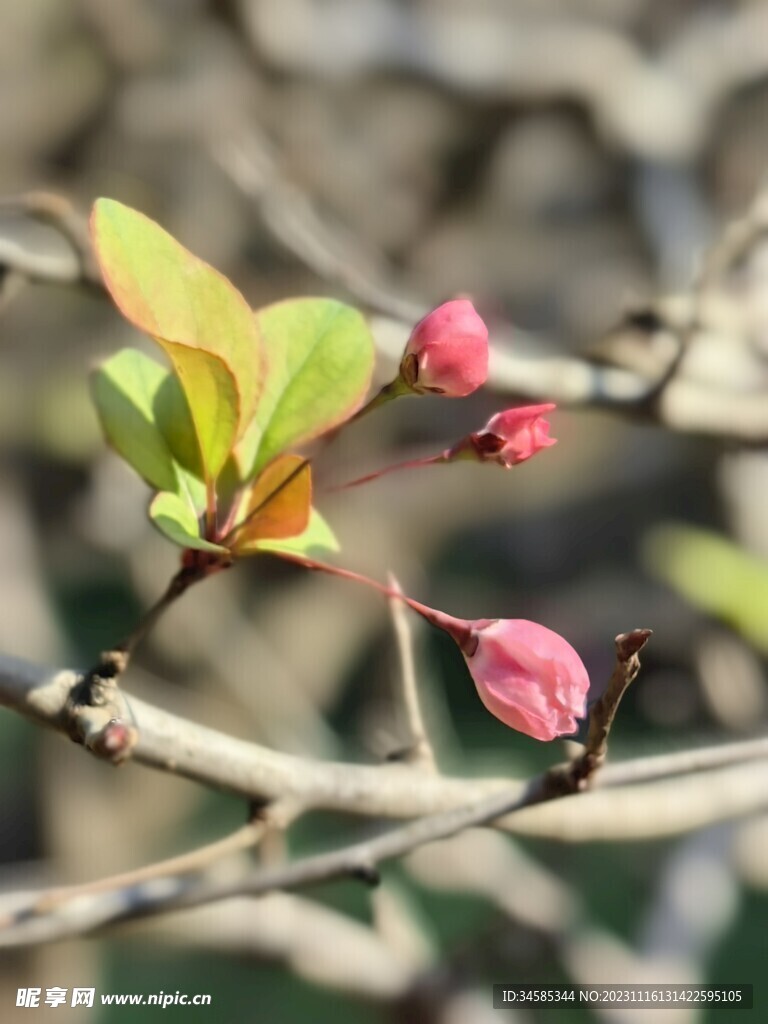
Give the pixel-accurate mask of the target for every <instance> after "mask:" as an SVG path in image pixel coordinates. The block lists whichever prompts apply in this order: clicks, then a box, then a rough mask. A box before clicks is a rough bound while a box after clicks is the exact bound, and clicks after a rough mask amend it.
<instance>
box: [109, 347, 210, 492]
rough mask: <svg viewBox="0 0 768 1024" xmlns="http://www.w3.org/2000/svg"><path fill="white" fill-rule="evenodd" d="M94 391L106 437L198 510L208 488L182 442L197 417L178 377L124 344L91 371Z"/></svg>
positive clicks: (149, 477)
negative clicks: (180, 441)
mask: <svg viewBox="0 0 768 1024" xmlns="http://www.w3.org/2000/svg"><path fill="white" fill-rule="evenodd" d="M91 394H92V397H93V402H94V405H95V406H96V411H97V413H98V416H99V420H100V422H101V426H102V429H103V431H104V434H105V436H106V438H107V441H108V442H109V443H110V445H111V446H112V447H113V448H114V450H115V451H116V452H117V453H118V455H120V456H121V457H122V458H124V459H125V461H126V462H127V463H128V464H129V465H130V466H132V467H133V468H134V469H135V470H136V472H137V473H138V474H139V476H141V477H142V478H143V479H144V480H146V482H147V483H148V484H149V485H150V486H151V487H155V488H157V489H158V490H161V491H171V492H173V493H175V494H179V495H180V496H181V497H184V498H185V499H186V500H187V501H188V503H189V504H190V506H191V507H192V508H193V509H196V510H197V511H202V509H203V508H204V507H205V488H204V486H203V484H202V481H201V479H200V471H199V461H200V456H199V453H197V456H196V458H197V467H196V466H195V464H194V453H188V452H185V451H184V450H183V448H181V449H180V448H179V447H178V446H177V441H178V440H179V439H181V438H183V437H187V438H190V437H191V442H192V446H193V447H194V448H195V450H196V441H195V435H194V430H193V428H192V421H191V418H190V414H189V407H188V406H187V402H186V399H185V397H184V393H183V391H182V390H181V387H180V386H179V382H178V380H177V379H176V378H175V377H174V376H173V374H171V373H170V372H169V371H168V370H167V369H166V368H165V367H164V366H161V365H160V364H159V363H157V362H155V360H154V359H150V358H149V356H146V355H144V353H143V352H139V351H138V349H130V348H126V349H122V350H121V351H120V352H118V353H117V354H116V355H114V356H112V357H111V358H110V359H108V360H107V361H106V362H104V363H103V364H102V365H101V366H100V367H99V368H98V369H97V370H95V371H94V372H93V374H92V375H91Z"/></svg>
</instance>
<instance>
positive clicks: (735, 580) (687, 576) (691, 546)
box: [643, 524, 768, 653]
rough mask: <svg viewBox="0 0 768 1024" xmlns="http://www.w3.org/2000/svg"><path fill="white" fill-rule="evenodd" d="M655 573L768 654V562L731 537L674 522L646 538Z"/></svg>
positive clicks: (645, 552) (647, 554)
mask: <svg viewBox="0 0 768 1024" xmlns="http://www.w3.org/2000/svg"><path fill="white" fill-rule="evenodd" d="M643 555H644V558H645V561H646V564H647V565H648V567H649V569H650V570H651V572H652V573H653V574H654V575H655V576H656V577H658V578H660V579H662V580H664V581H665V582H666V583H668V584H669V585H670V586H672V587H674V589H675V590H677V591H678V593H680V594H682V595H683V596H684V597H685V598H686V599H687V600H688V601H689V602H690V603H691V604H692V605H693V606H694V607H696V608H700V609H702V610H703V611H705V612H707V613H709V614H710V615H716V616H718V617H719V618H721V619H724V620H725V621H727V622H729V623H730V624H731V625H732V626H734V627H735V628H736V629H738V630H739V632H741V633H742V634H743V635H744V636H745V637H747V639H748V640H750V641H751V643H752V644H754V646H755V647H756V648H757V649H758V650H760V651H762V652H763V653H768V563H766V562H765V561H764V560H762V559H759V558H756V557H755V556H754V555H752V554H749V553H748V552H746V551H745V550H744V549H743V548H741V547H739V545H738V544H735V543H734V542H733V541H732V540H729V539H728V538H727V537H722V536H720V535H719V534H716V533H714V532H712V531H709V530H704V529H701V528H699V527H694V526H682V525H673V524H668V525H665V526H660V527H657V528H656V529H655V530H653V531H651V533H650V534H649V535H648V537H647V538H646V540H645V542H644V545H643Z"/></svg>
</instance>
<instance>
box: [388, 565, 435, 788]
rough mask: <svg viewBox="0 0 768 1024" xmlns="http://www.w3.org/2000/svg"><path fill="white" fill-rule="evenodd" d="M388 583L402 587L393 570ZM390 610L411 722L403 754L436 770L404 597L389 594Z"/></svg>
mask: <svg viewBox="0 0 768 1024" xmlns="http://www.w3.org/2000/svg"><path fill="white" fill-rule="evenodd" d="M389 585H390V586H391V587H392V589H393V590H397V591H398V592H400V593H402V591H401V590H400V584H399V583H398V581H397V579H396V578H395V576H394V574H393V573H390V574H389ZM389 610H390V613H391V615H392V624H393V626H394V630H395V639H396V640H397V649H398V652H399V655H400V675H401V680H402V698H403V707H404V709H405V718H406V721H407V724H408V743H407V746H406V749H405V751H404V752H403V753H402V755H401V756H402V758H403V759H404V760H406V761H410V762H411V763H412V764H418V765H420V766H421V767H422V768H427V769H429V770H431V771H434V770H435V754H434V751H433V750H432V744H431V743H430V742H429V739H428V737H427V731H426V728H425V726H424V718H423V716H422V713H421V703H420V701H419V689H418V684H417V681H416V665H415V663H414V658H413V637H412V636H411V625H410V619H409V615H408V611H407V608H406V606H405V604H403V602H402V601H398V600H396V599H395V598H393V597H391V598H389Z"/></svg>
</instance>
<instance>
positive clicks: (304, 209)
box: [211, 129, 768, 443]
mask: <svg viewBox="0 0 768 1024" xmlns="http://www.w3.org/2000/svg"><path fill="white" fill-rule="evenodd" d="M211 156H212V158H213V159H214V160H215V161H216V162H217V163H218V165H219V166H220V167H221V168H222V169H223V170H224V172H225V173H226V174H227V175H228V176H229V177H230V180H231V181H232V182H233V184H234V185H235V187H236V188H237V189H238V190H239V191H240V192H242V193H243V194H244V195H245V196H246V197H248V198H249V199H250V200H251V201H252V202H253V203H254V205H255V207H256V210H257V211H258V215H259V217H260V219H261V221H262V222H263V224H264V225H265V227H266V228H267V230H268V231H270V232H271V234H272V235H273V237H274V238H275V239H276V240H277V241H278V242H279V243H280V244H281V245H283V246H284V247H285V248H287V249H288V250H290V251H291V252H292V253H293V254H294V255H295V256H297V257H298V259H299V260H301V262H302V263H304V264H305V265H306V266H307V267H308V268H310V269H311V270H312V271H313V272H315V273H316V274H317V275H318V276H319V277H320V278H322V279H324V280H326V281H330V282H334V283H337V284H339V285H341V286H342V287H343V288H344V289H345V290H347V291H348V292H349V293H350V294H351V295H352V296H353V297H354V298H355V299H356V300H357V301H358V302H360V303H361V304H363V305H364V306H366V307H367V308H368V309H370V310H372V311H374V312H375V313H376V314H378V315H377V316H375V317H374V320H373V332H374V337H375V340H376V344H377V347H378V348H379V350H380V351H381V352H382V353H384V354H385V355H387V356H388V357H390V358H392V359H393V360H395V361H396V360H399V358H400V355H401V354H402V350H403V347H404V345H405V342H406V340H407V338H408V334H409V332H410V330H411V326H412V325H413V323H414V322H415V321H416V320H418V319H420V317H422V316H423V315H424V313H425V312H427V310H428V309H429V306H430V302H429V300H428V299H426V298H422V299H419V298H418V297H410V296H408V297H404V292H403V288H402V286H400V285H397V284H396V283H394V282H393V281H391V280H390V274H389V273H388V271H387V269H386V267H385V266H384V265H383V261H382V260H381V259H379V258H376V257H375V256H374V255H373V254H371V253H370V251H368V250H367V249H366V247H365V246H363V245H362V244H361V241H360V239H358V238H355V237H353V236H352V235H351V234H350V232H349V231H348V230H347V229H345V228H342V227H341V226H339V225H333V224H330V223H327V222H326V221H324V220H323V218H322V217H321V216H320V215H319V213H318V212H317V210H316V209H315V207H314V205H313V203H312V201H311V199H310V197H308V196H307V195H305V194H304V193H303V192H301V191H300V190H299V189H298V188H296V187H295V186H293V185H290V184H288V183H286V181H285V180H284V178H283V177H282V176H281V173H280V170H279V167H278V165H277V161H276V157H275V155H274V154H273V152H272V150H271V148H270V146H269V144H268V142H267V140H265V139H264V138H263V137H261V136H260V135H259V134H258V133H257V132H255V131H254V130H252V129H251V130H249V132H248V133H247V134H245V135H242V136H241V137H240V138H239V139H234V140H231V141H230V142H229V144H225V145H223V146H222V145H220V143H218V142H217V145H216V148H215V149H213V148H212V149H211ZM754 218H757V220H755V219H754ZM764 220H765V217H764V216H761V215H760V213H759V210H758V208H757V207H756V212H754V213H752V214H750V215H749V216H748V217H747V218H746V220H745V222H744V223H741V222H740V226H739V227H738V229H737V230H736V237H735V240H734V241H731V236H730V235H729V234H728V232H726V239H727V241H726V239H724V243H723V244H724V245H725V246H726V248H727V249H728V251H730V250H731V249H736V251H737V255H738V258H743V257H744V254H745V252H746V251H748V249H749V246H750V245H754V244H755V243H756V242H757V241H759V240H760V238H762V237H763V236H764V230H763V229H762V222H763V221H764ZM756 224H759V225H760V226H756ZM725 262H727V261H725ZM723 263H724V261H723V259H722V257H721V255H720V246H719V245H716V246H715V247H713V250H712V253H710V255H709V256H708V257H707V259H706V261H705V268H704V273H703V274H702V275H701V277H700V279H699V280H697V282H696V284H695V285H694V286H692V291H691V293H690V294H688V295H683V296H680V297H679V298H678V299H676V300H674V301H659V302H656V303H654V304H652V305H651V306H649V307H647V308H644V309H641V310H637V311H634V312H632V313H631V314H628V316H627V318H626V321H625V322H624V323H623V324H620V325H619V326H618V327H617V328H616V330H615V331H613V332H611V334H610V335H609V336H608V337H607V338H605V339H604V340H603V342H602V344H601V351H600V356H599V358H594V359H588V358H579V357H576V356H570V355H564V354H559V353H557V354H553V353H552V352H550V354H548V355H546V356H540V355H536V356H532V355H530V354H526V353H525V352H521V351H520V348H521V346H520V341H521V339H525V332H523V331H520V330H519V329H518V328H512V327H511V326H507V327H505V326H504V325H499V326H498V328H496V329H495V330H494V336H495V339H496V341H495V345H494V347H493V349H492V351H491V362H490V370H489V375H488V386H489V387H490V388H492V389H495V390H498V391H501V392H504V393H507V394H512V395H514V396H516V397H519V398H525V399H531V400H534V401H553V402H557V403H558V404H562V405H571V406H582V405H584V406H596V407H600V408H607V409H610V410H612V411H614V412H619V413H622V414H624V415H627V416H631V417H634V418H641V419H650V420H652V421H656V422H658V423H660V424H661V425H662V426H665V427H668V428H669V429H672V430H677V431H682V432H686V433H695V434H704V435H710V436H717V437H726V438H735V439H738V440H741V441H745V442H747V443H756V442H760V441H765V440H766V439H768V401H766V395H765V392H764V391H744V390H740V389H739V390H733V391H729V390H727V389H726V388H725V387H724V386H723V383H722V381H721V380H716V381H714V382H712V383H704V382H700V381H697V380H693V379H690V378H687V377H686V376H685V375H683V374H682V372H681V371H682V369H683V365H682V364H683V362H684V359H685V356H686V354H687V353H688V351H689V348H690V345H691V343H692V342H693V341H694V340H695V339H696V337H697V335H698V333H699V331H700V329H701V324H700V323H699V312H700V308H699V307H700V304H701V296H702V293H703V290H704V288H705V287H707V288H709V287H710V286H711V285H712V283H713V281H714V280H715V278H716V277H717V276H718V274H719V273H720V271H721V269H722V264H723ZM659 338H666V339H670V340H671V341H672V342H673V352H672V355H671V356H670V357H669V358H667V359H666V361H663V362H662V364H661V366H660V367H659V368H658V369H656V368H655V367H654V366H653V363H654V359H652V358H650V353H651V346H652V344H653V343H654V342H655V341H656V340H658V339H659ZM528 340H531V339H528ZM627 345H630V346H632V347H633V348H634V349H635V350H636V351H638V350H639V351H640V352H641V353H642V354H643V357H642V359H640V360H636V362H638V361H639V362H640V364H641V365H640V366H634V367H633V368H631V369H630V368H625V367H623V366H622V365H621V359H620V354H621V351H622V349H623V348H624V347H626V346H627ZM529 348H539V349H540V348H541V345H537V346H536V345H530V346H529Z"/></svg>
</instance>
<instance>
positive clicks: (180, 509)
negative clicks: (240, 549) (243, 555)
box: [149, 491, 227, 554]
mask: <svg viewBox="0 0 768 1024" xmlns="http://www.w3.org/2000/svg"><path fill="white" fill-rule="evenodd" d="M149 518H150V519H151V520H152V522H153V523H154V524H155V526H156V527H157V528H158V530H160V532H161V533H164V534H165V536H166V537H168V538H170V540H172V541H173V542H174V544H178V545H179V546H180V547H182V548H196V549H197V550H199V551H216V552H219V553H224V554H226V552H227V549H226V548H224V547H222V546H221V545H220V544H212V543H211V542H210V541H207V540H204V539H203V538H202V537H201V536H200V523H199V520H198V518H197V516H196V515H195V513H194V512H193V511H192V509H191V508H190V507H189V505H188V504H187V502H186V501H184V499H183V498H180V497H179V495H178V494H171V493H169V492H168V491H161V492H160V494H156V495H155V497H154V498H153V499H152V502H151V503H150V506H149Z"/></svg>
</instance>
